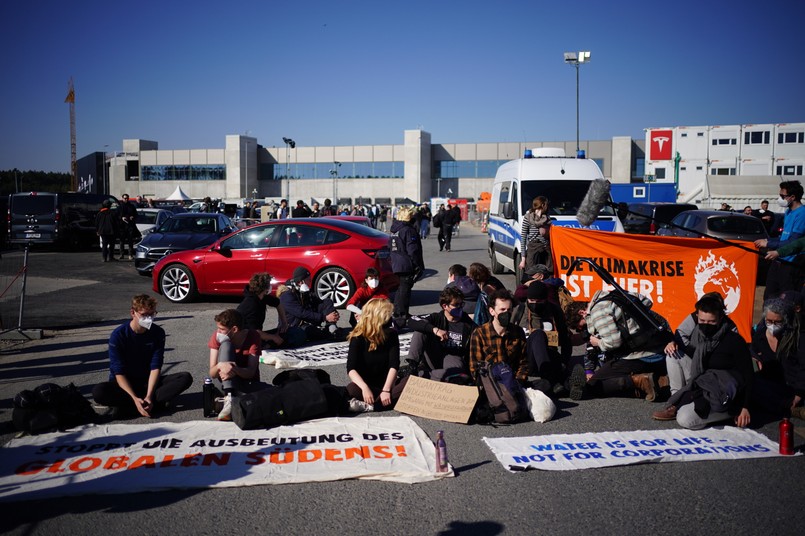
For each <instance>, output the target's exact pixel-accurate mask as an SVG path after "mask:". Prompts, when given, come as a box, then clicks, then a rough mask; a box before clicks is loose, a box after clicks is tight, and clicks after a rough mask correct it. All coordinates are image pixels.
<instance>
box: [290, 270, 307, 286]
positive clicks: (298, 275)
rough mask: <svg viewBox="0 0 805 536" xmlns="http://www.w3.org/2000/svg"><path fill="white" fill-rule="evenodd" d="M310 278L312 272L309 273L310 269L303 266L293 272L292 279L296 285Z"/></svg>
mask: <svg viewBox="0 0 805 536" xmlns="http://www.w3.org/2000/svg"><path fill="white" fill-rule="evenodd" d="M308 277H310V272H309V271H308V269H307V268H305V267H303V266H297V267H296V269H294V271H293V278H292V279H291V281H293V282H294V283H299V282H300V281H302V280H304V279H307V278H308Z"/></svg>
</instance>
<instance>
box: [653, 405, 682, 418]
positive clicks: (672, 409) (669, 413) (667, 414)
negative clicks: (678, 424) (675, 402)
mask: <svg viewBox="0 0 805 536" xmlns="http://www.w3.org/2000/svg"><path fill="white" fill-rule="evenodd" d="M651 418H652V419H654V420H655V421H673V420H674V419H676V406H668V407H667V408H665V409H662V410H660V411H655V412H654V413H652V414H651Z"/></svg>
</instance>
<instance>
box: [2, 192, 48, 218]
mask: <svg viewBox="0 0 805 536" xmlns="http://www.w3.org/2000/svg"><path fill="white" fill-rule="evenodd" d="M55 206H56V204H55V196H52V195H15V196H12V201H11V212H12V213H13V214H26V215H28V216H41V215H43V214H53V213H54V212H55Z"/></svg>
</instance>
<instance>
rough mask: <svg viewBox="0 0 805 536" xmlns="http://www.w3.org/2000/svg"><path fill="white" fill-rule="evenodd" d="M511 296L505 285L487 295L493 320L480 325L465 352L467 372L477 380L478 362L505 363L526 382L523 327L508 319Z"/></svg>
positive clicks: (526, 367)
mask: <svg viewBox="0 0 805 536" xmlns="http://www.w3.org/2000/svg"><path fill="white" fill-rule="evenodd" d="M513 302H514V298H513V297H512V295H511V293H510V292H509V291H508V290H506V289H501V290H496V291H494V292H493V293H491V294H490V295H489V315H490V316H491V317H492V320H491V321H489V322H487V323H485V324H483V325H481V326H479V327H478V328H477V329H476V330H475V331H473V332H472V337H470V353H469V356H468V359H469V366H470V373H471V374H472V376H473V379H475V380H477V379H478V378H477V377H476V370H477V363H479V362H481V361H489V362H490V363H506V364H507V365H509V367H510V368H511V370H512V372H514V375H515V377H516V378H517V380H518V381H519V382H520V383H521V384H523V385H526V384H527V383H528V361H527V360H526V338H525V333H523V330H522V328H520V326H517V325H516V324H514V323H513V322H512V321H511V318H512V304H513Z"/></svg>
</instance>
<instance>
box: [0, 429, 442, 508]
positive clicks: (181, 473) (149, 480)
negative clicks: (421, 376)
mask: <svg viewBox="0 0 805 536" xmlns="http://www.w3.org/2000/svg"><path fill="white" fill-rule="evenodd" d="M2 454H3V455H2V457H0V499H2V500H28V499H41V498H46V497H57V496H64V495H84V494H99V493H134V492H140V491H156V490H164V489H174V488H208V487H209V488H215V487H234V486H253V485H258V484H287V483H298V482H325V481H331V480H344V479H351V478H360V479H368V480H388V481H393V482H405V483H417V482H428V481H431V480H438V479H440V478H443V477H445V476H453V472H452V469H451V470H450V472H447V473H437V472H436V460H435V456H436V454H435V448H434V446H433V442H431V440H430V439H429V438H428V436H427V434H426V433H425V432H424V431H423V430H422V429H421V428H420V427H419V426H418V425H417V424H416V423H415V422H414V421H412V420H411V419H410V418H408V417H359V418H332V419H319V420H316V421H308V422H304V423H300V424H297V425H294V426H283V427H279V428H273V429H270V430H252V431H243V430H240V429H239V428H238V427H237V426H236V425H235V424H234V423H232V422H218V421H193V422H186V423H170V422H157V423H152V424H142V425H130V424H112V425H107V426H85V427H82V428H77V429H75V430H69V431H67V432H63V433H53V434H44V435H40V436H30V437H24V438H21V439H13V440H11V441H10V442H9V443H8V444H7V445H6V446H5V448H4V449H3V451H2Z"/></svg>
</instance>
